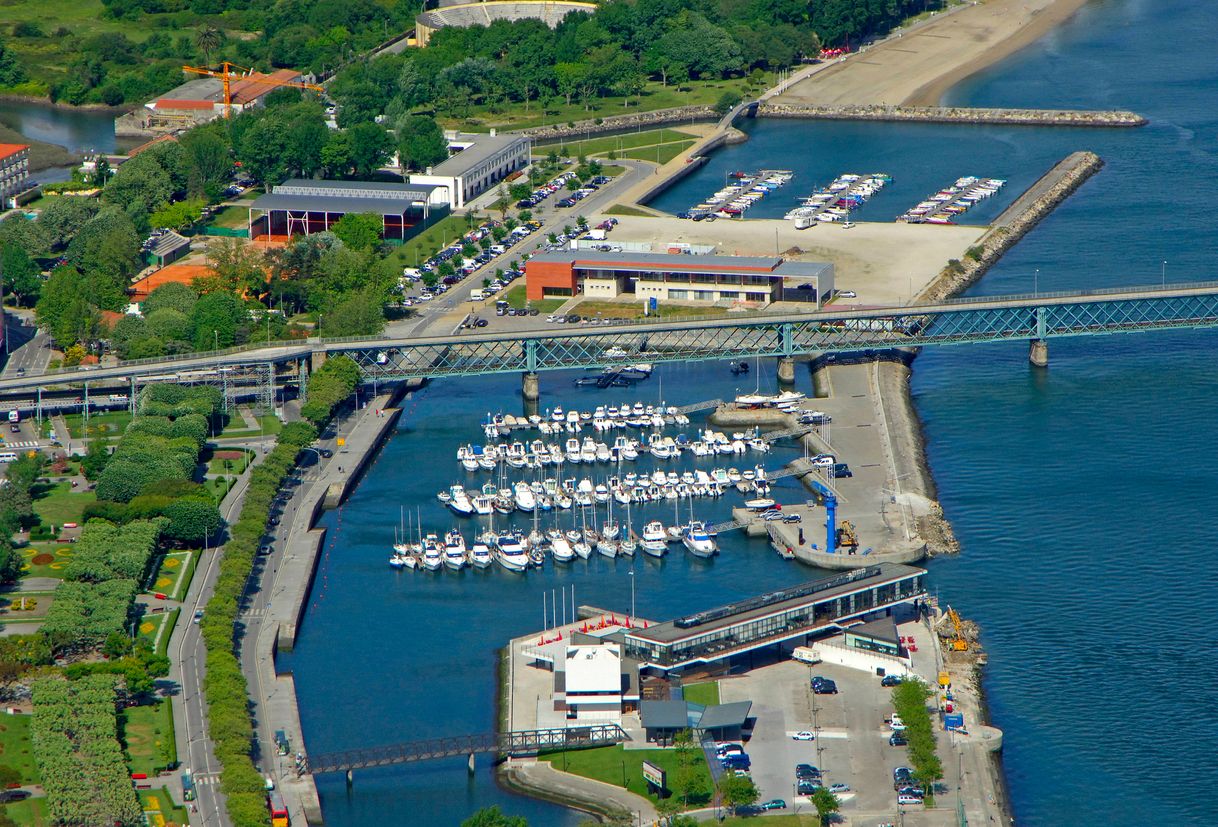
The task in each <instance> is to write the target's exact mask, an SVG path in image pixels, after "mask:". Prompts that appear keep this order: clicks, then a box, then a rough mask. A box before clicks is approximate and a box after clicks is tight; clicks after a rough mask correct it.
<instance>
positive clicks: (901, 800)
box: [897, 793, 922, 805]
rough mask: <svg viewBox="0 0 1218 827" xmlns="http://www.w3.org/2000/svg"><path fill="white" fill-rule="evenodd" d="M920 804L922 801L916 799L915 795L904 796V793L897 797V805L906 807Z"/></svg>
mask: <svg viewBox="0 0 1218 827" xmlns="http://www.w3.org/2000/svg"><path fill="white" fill-rule="evenodd" d="M921 803H922V799H920V798H918V797H917V796H916V795H906V794H904V793H901V794H900V795H898V796H897V804H901V805H908V804H921Z"/></svg>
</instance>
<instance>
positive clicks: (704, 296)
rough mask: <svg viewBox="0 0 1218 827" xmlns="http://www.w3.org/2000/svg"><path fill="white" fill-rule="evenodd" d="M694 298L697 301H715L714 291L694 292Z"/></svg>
mask: <svg viewBox="0 0 1218 827" xmlns="http://www.w3.org/2000/svg"><path fill="white" fill-rule="evenodd" d="M694 298H695V299H698V300H699V301H708V302H709V301H714V300H715V291H714V290H695V291H694Z"/></svg>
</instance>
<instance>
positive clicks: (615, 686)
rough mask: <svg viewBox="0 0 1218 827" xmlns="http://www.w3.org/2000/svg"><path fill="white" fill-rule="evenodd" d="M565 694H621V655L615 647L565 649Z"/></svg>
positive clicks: (604, 645) (593, 646) (596, 646)
mask: <svg viewBox="0 0 1218 827" xmlns="http://www.w3.org/2000/svg"><path fill="white" fill-rule="evenodd" d="M565 666H566V668H565V670H564V671H565V672H566V673H567V676H566V683H565V685H564V689H565V691H566V692H568V693H571V692H576V693H579V692H608V691H612V692H621V690H622V652H621V648H620V647H619V646H617V645H616V644H594V645H591V646H568V647H567V652H566V664H565Z"/></svg>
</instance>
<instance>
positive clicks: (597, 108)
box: [442, 72, 776, 132]
mask: <svg viewBox="0 0 1218 827" xmlns="http://www.w3.org/2000/svg"><path fill="white" fill-rule="evenodd" d="M775 77H776V76H775V75H774V74H773V73H771V72H766V73H765V75H764V77H763V78H761V80H760V82H759V83H756V84H754V83H753V82H752V80H751V79H750V78H747V77H742V78H729V79H727V80H716V81H713V82H710V83H701V82H699V83H691V84H689V85H687V86H682V87H679V88H678V87H677V86H676V85H674V84H669V85H668V86H664V85H662V84H661V83H660V82H659V81H658V80H653V81H648V82H647V84H646V85H645V86H644V87H643V94H642V95H641V96H632V97H631V98H630V100H629V103H630V105H629V106H623V103H624V102H625V98H622V97H618V96H613V97H604V98H599V99H597V100H594V101H591V103H590V106H585V105H584V104H583V103H582V102H579V101H573V102H572V103H571V104H570V105H567V103H566V102H565V101H562V100H560V101H559V102H558V103H557V104H556V105H554V106H551V107H550V108H549V109H547V110H545V111H543V110H542V108H541V107H540V106H538V105H537V103H536V102H534V103H533V104H532V105H531V106H530V108H529V110H528V111H527V112H526V111H525V110H524V107H523V106H521V105H519V104H516V105H514V106H512V107H511V108H510V109H509V110H506V111H503V112H491V111H490V109H489V108H487V107H474V108H473V109H471V111H470V114H469V116H468V117H465V118H445V119H443V120H442V123H443V125H444V126H445V127H446V128H447V127H460V128H461V129H466V130H475V131H480V132H485V131H486V129H487V127H491V126H495V127H500V128H503V127H510V128H512V129H521V128H524V127H529V126H542V125H544V124H553V123H569V122H572V121H586V120H591V119H593V118H608V117H612V116H613V115H630V114H634V113H635V112H649V111H651V110H653V109H669V108H672V107H678V106H702V105H714V104H715V103H716V102H718V100H719V98H720V96H722V95H723V93H724V92H735V93H736V94H739V95H740V96H741V97H745V98H747V97H748V96H749V95H756V94H759V93H760V92H762V91H764V90H765V89H767V88H769V87H770V86H772V85H773V84H774V80H775Z"/></svg>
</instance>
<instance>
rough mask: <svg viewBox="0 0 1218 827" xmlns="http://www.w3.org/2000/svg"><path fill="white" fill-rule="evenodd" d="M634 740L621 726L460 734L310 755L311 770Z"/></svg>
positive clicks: (345, 769) (529, 752)
mask: <svg viewBox="0 0 1218 827" xmlns="http://www.w3.org/2000/svg"><path fill="white" fill-rule="evenodd" d="M628 740H630V736H629V735H627V734H626V731H625V730H624V729H622V728H621V727H620V726H618V725H617V724H592V725H588V726H576V727H564V728H561V729H533V730H524V731H517V732H501V733H490V732H488V733H484V734H481V735H457V736H450V737H447V738H429V739H427V740H422V741H409V742H407V743H402V744H390V745H388V746H382V747H367V748H364V749H353V750H346V751H344V752H333V753H328V754H324V755H310V756H309V760H308V770H309V772H311V773H313V774H314V775H318V774H320V773H326V772H348V773H349V772H351V771H353V770H358V769H366V768H368V767H387V766H390V765H392V764H409V763H413V762H416V761H430V760H433V759H437V758H454V757H462V756H469V757H471V758H472V756H474V755H477V754H480V753H493V754H495V755H509V756H516V755H536V754H537V753H538V752H542V751H543V750H568V749H582V748H585V747H604V746H612V745H614V744H620V743H622V742H624V741H628Z"/></svg>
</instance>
